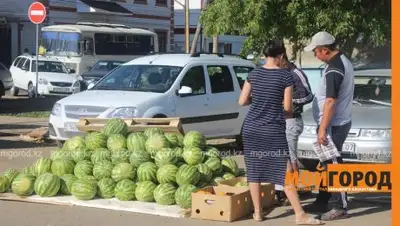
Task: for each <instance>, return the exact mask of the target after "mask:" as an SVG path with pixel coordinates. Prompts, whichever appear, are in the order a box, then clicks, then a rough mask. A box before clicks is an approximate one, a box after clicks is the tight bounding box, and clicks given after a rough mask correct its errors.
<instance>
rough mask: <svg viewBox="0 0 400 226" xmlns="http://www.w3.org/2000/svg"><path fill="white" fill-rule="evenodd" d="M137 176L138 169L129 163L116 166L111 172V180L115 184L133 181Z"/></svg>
mask: <svg viewBox="0 0 400 226" xmlns="http://www.w3.org/2000/svg"><path fill="white" fill-rule="evenodd" d="M135 176H136V169H135V168H134V167H133V166H132V165H131V164H129V163H125V162H123V163H118V164H117V165H115V166H114V168H113V169H112V171H111V178H112V179H113V180H115V182H120V181H122V180H125V179H128V180H133V179H135Z"/></svg>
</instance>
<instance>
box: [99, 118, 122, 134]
mask: <svg viewBox="0 0 400 226" xmlns="http://www.w3.org/2000/svg"><path fill="white" fill-rule="evenodd" d="M102 132H103V133H104V134H105V135H106V136H107V137H109V136H110V135H112V134H122V135H124V136H126V135H127V134H128V125H127V124H126V122H125V121H124V120H122V119H120V118H112V119H109V120H107V122H106V124H105V125H104V127H103V131H102Z"/></svg>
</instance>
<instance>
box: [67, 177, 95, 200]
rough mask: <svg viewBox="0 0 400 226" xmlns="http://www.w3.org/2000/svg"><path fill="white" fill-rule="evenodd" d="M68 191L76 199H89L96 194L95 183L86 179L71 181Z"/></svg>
mask: <svg viewBox="0 0 400 226" xmlns="http://www.w3.org/2000/svg"><path fill="white" fill-rule="evenodd" d="M70 191H71V194H72V195H73V196H75V198H77V199H78V200H91V199H93V198H94V197H95V196H96V194H97V184H95V183H93V182H92V181H89V180H87V179H78V180H76V181H74V182H73V183H72V185H71V190H70Z"/></svg>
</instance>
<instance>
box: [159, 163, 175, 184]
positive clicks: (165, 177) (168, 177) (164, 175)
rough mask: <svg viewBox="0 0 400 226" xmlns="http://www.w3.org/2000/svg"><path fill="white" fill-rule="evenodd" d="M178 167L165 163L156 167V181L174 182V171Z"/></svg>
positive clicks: (162, 182)
mask: <svg viewBox="0 0 400 226" xmlns="http://www.w3.org/2000/svg"><path fill="white" fill-rule="evenodd" d="M177 172H178V167H177V166H175V165H172V164H166V165H163V166H161V167H160V168H158V170H157V181H158V183H160V184H166V183H176V173H177Z"/></svg>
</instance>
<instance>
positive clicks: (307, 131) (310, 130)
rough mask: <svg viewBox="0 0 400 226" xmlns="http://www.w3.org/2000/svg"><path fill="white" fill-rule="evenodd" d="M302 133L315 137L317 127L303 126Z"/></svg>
mask: <svg viewBox="0 0 400 226" xmlns="http://www.w3.org/2000/svg"><path fill="white" fill-rule="evenodd" d="M303 133H304V134H308V135H317V127H316V126H304V130H303Z"/></svg>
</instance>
